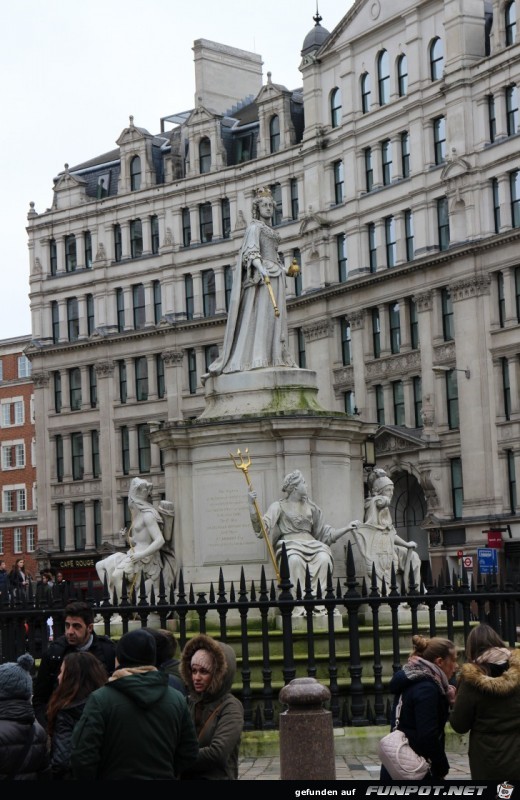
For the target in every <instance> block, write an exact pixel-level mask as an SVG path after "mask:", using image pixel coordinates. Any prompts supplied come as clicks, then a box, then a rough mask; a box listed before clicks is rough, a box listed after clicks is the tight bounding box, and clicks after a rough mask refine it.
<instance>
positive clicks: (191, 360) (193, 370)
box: [186, 347, 197, 394]
mask: <svg viewBox="0 0 520 800" xmlns="http://www.w3.org/2000/svg"><path fill="white" fill-rule="evenodd" d="M186 355H187V356H188V388H189V390H190V394H195V393H196V392H197V358H196V354H195V348H194V347H190V348H188V350H187V351H186Z"/></svg>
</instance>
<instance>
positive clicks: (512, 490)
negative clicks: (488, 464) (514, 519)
mask: <svg viewBox="0 0 520 800" xmlns="http://www.w3.org/2000/svg"><path fill="white" fill-rule="evenodd" d="M506 452H507V485H508V489H509V509H510V511H511V514H515V513H516V507H517V494H516V467H515V454H514V452H513V451H512V450H507V451H506Z"/></svg>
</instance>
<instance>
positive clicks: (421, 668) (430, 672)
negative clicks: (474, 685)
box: [403, 656, 453, 698]
mask: <svg viewBox="0 0 520 800" xmlns="http://www.w3.org/2000/svg"><path fill="white" fill-rule="evenodd" d="M403 672H404V674H405V675H406V677H407V678H408V680H410V681H420V680H423V679H424V678H429V679H430V680H433V681H434V682H435V683H436V684H437V686H438V687H439V691H440V692H441V693H442V694H444V695H446V697H448V698H450V696H451V694H452V692H451V691H450V689H453V687H451V686H450V684H449V683H448V678H447V677H446V675H445V673H444V672H443V671H442V669H441V668H440V667H438V666H437V664H434V663H433V661H427V660H426V659H425V658H421V656H410V658H409V659H408V661H407V663H406V664H405V665H404V667H403Z"/></svg>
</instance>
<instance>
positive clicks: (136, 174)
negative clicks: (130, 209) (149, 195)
mask: <svg viewBox="0 0 520 800" xmlns="http://www.w3.org/2000/svg"><path fill="white" fill-rule="evenodd" d="M140 188H141V159H140V158H139V156H134V157H133V158H132V160H131V161H130V191H132V192H136V191H137V190H138V189H140Z"/></svg>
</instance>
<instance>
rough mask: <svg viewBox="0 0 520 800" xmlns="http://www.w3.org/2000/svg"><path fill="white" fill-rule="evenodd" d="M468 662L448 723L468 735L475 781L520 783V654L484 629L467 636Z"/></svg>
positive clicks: (480, 627)
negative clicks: (504, 778) (506, 779)
mask: <svg viewBox="0 0 520 800" xmlns="http://www.w3.org/2000/svg"><path fill="white" fill-rule="evenodd" d="M466 659H467V663H466V664H464V666H463V667H462V669H461V671H460V675H459V682H458V686H457V698H456V700H455V705H454V706H453V710H452V712H451V716H450V723H451V727H452V728H453V730H455V731H457V733H467V732H468V731H469V768H470V772H471V777H472V778H473V779H476V778H478V779H479V780H480V779H483V780H494V779H495V778H497V776H499V775H505V774H506V773H507V778H508V780H519V779H520V652H519V651H518V650H513V651H511V650H509V648H508V647H506V645H505V644H504V642H503V641H502V639H501V638H500V636H499V635H498V633H496V632H495V631H494V630H493V628H491V627H490V626H489V625H485V624H481V625H478V626H477V627H476V628H473V630H472V631H471V633H470V634H469V636H468V639H467V642H466ZM499 780H503V778H499Z"/></svg>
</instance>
